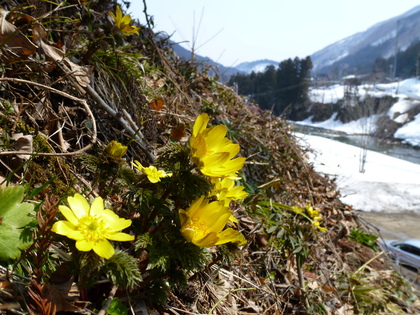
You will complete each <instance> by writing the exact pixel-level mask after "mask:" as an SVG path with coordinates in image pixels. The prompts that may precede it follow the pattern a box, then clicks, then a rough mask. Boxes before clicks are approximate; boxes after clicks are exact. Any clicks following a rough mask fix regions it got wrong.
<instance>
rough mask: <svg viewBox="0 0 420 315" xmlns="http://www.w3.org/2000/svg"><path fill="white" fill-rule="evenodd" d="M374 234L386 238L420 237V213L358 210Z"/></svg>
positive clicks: (360, 216)
mask: <svg viewBox="0 0 420 315" xmlns="http://www.w3.org/2000/svg"><path fill="white" fill-rule="evenodd" d="M356 213H357V215H358V216H359V218H360V219H361V222H365V223H366V225H367V228H368V229H369V230H370V232H371V233H372V234H375V235H378V236H379V237H380V238H383V239H385V240H389V239H396V240H405V239H408V238H420V214H417V213H413V212H403V213H384V212H364V211H356Z"/></svg>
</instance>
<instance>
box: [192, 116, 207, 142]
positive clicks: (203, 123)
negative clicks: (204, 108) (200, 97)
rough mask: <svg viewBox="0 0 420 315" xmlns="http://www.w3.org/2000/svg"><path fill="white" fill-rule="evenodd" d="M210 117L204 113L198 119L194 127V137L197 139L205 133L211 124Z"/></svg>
mask: <svg viewBox="0 0 420 315" xmlns="http://www.w3.org/2000/svg"><path fill="white" fill-rule="evenodd" d="M209 120H210V118H209V115H207V114H206V113H203V114H201V115H199V116H198V117H197V119H196V120H195V123H194V126H193V136H194V137H196V136H197V135H198V134H199V133H201V132H203V131H204V130H205V129H206V127H207V124H208V123H209Z"/></svg>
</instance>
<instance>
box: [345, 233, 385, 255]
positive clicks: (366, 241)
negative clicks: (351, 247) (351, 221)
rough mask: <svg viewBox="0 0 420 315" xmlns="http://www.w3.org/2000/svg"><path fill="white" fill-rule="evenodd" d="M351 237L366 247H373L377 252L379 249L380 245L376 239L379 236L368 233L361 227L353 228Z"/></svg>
mask: <svg viewBox="0 0 420 315" xmlns="http://www.w3.org/2000/svg"><path fill="white" fill-rule="evenodd" d="M349 238H350V239H351V240H353V241H355V242H358V243H360V244H362V245H365V246H366V247H369V248H371V249H373V250H374V251H375V252H377V251H378V248H377V247H378V245H377V242H376V240H377V239H378V237H377V236H376V235H373V234H369V233H366V232H365V231H364V230H362V229H360V228H357V229H356V228H352V229H351V232H350V235H349Z"/></svg>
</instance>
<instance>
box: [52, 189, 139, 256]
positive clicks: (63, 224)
mask: <svg viewBox="0 0 420 315" xmlns="http://www.w3.org/2000/svg"><path fill="white" fill-rule="evenodd" d="M67 201H68V203H69V206H70V208H69V207H67V206H59V207H58V208H59V210H60V212H61V213H62V214H63V215H64V217H65V218H66V219H67V221H66V220H60V221H57V222H55V223H54V225H53V227H52V229H51V230H52V231H53V232H55V233H57V234H60V235H65V236H67V237H68V238H70V239H73V240H75V241H76V248H77V249H78V250H80V251H82V252H88V251H91V250H92V249H93V251H94V252H95V253H96V254H97V255H98V256H100V257H103V258H106V259H109V258H111V257H112V255H114V252H115V250H114V247H113V246H112V244H111V243H110V242H109V241H108V240H112V241H119V242H124V241H132V240H134V236H132V235H129V234H126V233H121V232H119V231H121V230H123V229H125V228H127V227H129V226H130V225H131V220H127V219H124V218H120V217H119V216H118V215H117V214H115V212H113V211H112V210H109V209H104V201H103V199H102V198H101V197H97V198H95V200H94V201H93V203H92V205H89V202H88V201H87V200H86V199H85V198H84V197H83V196H82V195H80V194H75V195H74V196H73V197H68V198H67Z"/></svg>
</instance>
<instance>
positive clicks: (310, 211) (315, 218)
mask: <svg viewBox="0 0 420 315" xmlns="http://www.w3.org/2000/svg"><path fill="white" fill-rule="evenodd" d="M305 209H306V212H307V213H308V215H309V216H310V217H311V219H312V225H313V226H315V227H316V228H318V230H320V231H322V232H325V231H327V229H326V228H324V227H322V226H320V224H319V222H320V221H322V217H320V216H319V211H318V210H314V208H312V206H311V205H310V204H309V203H308V204H307V205H306V208H305Z"/></svg>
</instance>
